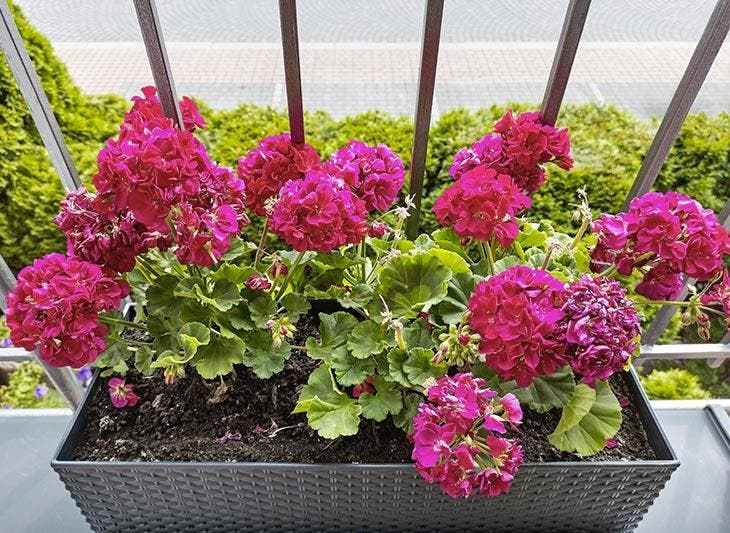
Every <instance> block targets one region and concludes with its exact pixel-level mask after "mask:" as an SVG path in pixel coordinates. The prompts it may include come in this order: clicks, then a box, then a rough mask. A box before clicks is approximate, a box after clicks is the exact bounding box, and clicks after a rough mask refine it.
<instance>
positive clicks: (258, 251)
mask: <svg viewBox="0 0 730 533" xmlns="http://www.w3.org/2000/svg"><path fill="white" fill-rule="evenodd" d="M268 234H269V217H266V222H264V229H263V230H262V231H261V239H260V240H259V246H258V248H256V257H255V258H254V260H253V267H254V268H255V269H256V270H258V269H259V261H261V254H262V253H263V251H264V244H266V236H267V235H268Z"/></svg>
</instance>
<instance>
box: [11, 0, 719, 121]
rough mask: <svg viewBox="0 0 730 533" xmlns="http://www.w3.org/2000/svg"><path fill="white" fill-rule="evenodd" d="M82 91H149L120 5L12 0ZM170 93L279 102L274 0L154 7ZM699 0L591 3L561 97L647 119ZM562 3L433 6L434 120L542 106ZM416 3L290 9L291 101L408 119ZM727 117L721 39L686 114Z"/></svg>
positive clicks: (680, 57) (314, 0) (661, 97)
mask: <svg viewBox="0 0 730 533" xmlns="http://www.w3.org/2000/svg"><path fill="white" fill-rule="evenodd" d="M16 1H17V3H19V4H20V5H21V6H22V7H23V9H24V10H25V12H26V15H27V16H28V17H29V18H30V20H31V22H33V23H34V24H35V25H36V26H37V27H38V28H39V29H40V30H41V31H43V32H44V33H45V34H46V35H47V36H48V37H49V38H50V40H51V41H52V43H53V45H54V48H55V49H56V52H57V53H58V55H59V56H60V57H61V59H62V60H63V61H64V62H65V63H66V64H67V65H68V67H69V70H70V72H71V74H72V76H73V77H74V79H75V80H76V81H77V83H79V85H80V86H81V87H82V89H83V90H84V91H86V92H89V93H107V92H114V93H119V94H121V95H123V96H127V97H128V96H131V95H132V94H134V93H135V92H136V91H138V89H139V87H141V86H142V85H146V84H150V83H152V75H151V73H150V70H149V66H148V63H147V58H146V55H145V52H144V47H143V45H142V42H141V35H140V32H139V28H138V27H137V23H136V18H135V14H134V8H133V7H132V2H131V0H130V1H124V2H120V1H114V0H99V1H92V0H16ZM158 5H159V11H160V17H161V19H162V24H163V30H164V32H165V38H166V41H167V46H168V52H169V56H170V61H171V64H172V68H173V73H174V76H175V81H176V83H177V87H178V93H179V94H188V95H191V96H196V97H200V98H202V99H204V100H205V101H206V102H208V103H209V104H210V105H212V106H214V107H218V108H231V107H234V106H236V105H237V104H239V103H242V102H252V103H258V104H271V105H274V106H276V107H283V106H284V105H285V102H286V97H285V93H284V70H283V63H282V58H281V46H280V44H279V42H278V40H279V38H280V35H279V26H278V9H277V3H276V2H275V0H246V1H235V0H187V1H183V0H159V1H158ZM713 5H714V1H713V0H671V1H670V0H653V1H643V2H636V1H632V0H594V2H593V5H592V6H591V11H590V12H589V15H588V21H587V23H586V28H585V32H584V38H583V42H582V43H581V45H580V48H579V50H578V55H577V58H576V62H575V65H574V68H573V74H572V76H571V80H570V84H569V86H568V90H567V95H566V101H568V102H584V101H598V102H601V103H607V104H617V105H619V106H621V107H624V108H626V109H629V110H631V111H633V112H634V113H636V114H637V115H639V116H642V117H648V116H651V115H661V114H663V112H664V110H665V109H666V106H667V104H668V103H669V100H670V99H671V96H672V94H673V91H674V89H675V87H676V85H677V83H678V82H679V79H680V78H681V76H682V73H683V71H684V69H685V67H686V65H687V62H688V61H689V58H690V56H691V54H692V51H693V50H694V47H695V44H696V42H697V39H698V38H699V35H700V34H701V32H702V29H703V28H704V25H705V23H706V21H707V18H708V17H709V14H710V12H711V11H712V7H713ZM566 6H567V0H555V1H550V2H546V1H540V0H529V1H518V0H510V1H498V0H490V1H480V2H476V1H473V0H472V1H469V0H446V7H445V12H444V20H443V28H442V46H441V52H440V55H439V66H438V73H437V84H436V95H435V104H434V113H435V114H438V113H442V112H444V111H446V110H448V109H451V108H454V107H468V108H478V107H482V106H485V105H488V104H491V103H502V102H507V101H511V100H512V101H533V102H539V101H540V99H541V98H542V93H543V90H544V86H545V82H546V80H547V76H548V72H549V69H550V64H551V61H552V56H553V53H554V51H555V46H556V41H557V38H558V35H559V33H560V27H561V24H562V18H563V15H564V13H565V8H566ZM423 7H424V2H423V1H422V0H405V1H397V2H396V1H388V0H360V1H348V2H342V1H340V2H337V1H334V0H305V1H300V2H299V11H298V14H299V30H300V38H301V42H302V45H301V65H302V81H303V92H304V104H305V108H307V109H314V108H321V109H325V110H327V111H329V112H330V113H332V114H333V115H335V116H338V117H339V116H343V115H346V114H351V113H357V112H361V111H366V110H368V109H381V110H385V111H390V112H393V113H403V114H411V113H412V112H413V109H414V107H415V98H416V84H417V80H418V64H419V53H420V51H419V46H420V44H419V40H420V38H421V29H422V17H423ZM728 110H730V46H729V45H728V44H727V43H726V45H725V46H724V47H723V49H722V50H721V52H720V55H719V56H718V58H717V60H716V61H715V64H714V66H713V68H712V70H711V72H710V74H709V76H708V79H707V82H706V84H705V86H704V87H703V88H702V90H701V92H700V95H699V96H698V98H697V101H696V102H695V105H694V107H693V111H706V112H708V113H712V114H714V113H718V112H721V111H728Z"/></svg>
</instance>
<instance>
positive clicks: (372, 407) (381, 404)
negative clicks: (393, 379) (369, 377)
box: [357, 376, 403, 422]
mask: <svg viewBox="0 0 730 533" xmlns="http://www.w3.org/2000/svg"><path fill="white" fill-rule="evenodd" d="M373 385H374V386H375V394H370V393H369V392H363V393H362V394H361V395H360V397H359V398H358V399H357V402H358V403H359V404H360V405H361V406H362V416H364V417H365V418H370V419H372V420H375V421H376V422H382V421H383V420H385V417H386V416H388V413H390V414H391V415H396V414H398V413H399V412H400V411H401V410H402V409H403V398H402V397H401V393H400V391H399V390H398V389H396V388H395V387H394V386H393V384H392V383H388V382H387V381H385V380H384V379H383V377H382V376H377V377H376V378H375V381H374V382H373Z"/></svg>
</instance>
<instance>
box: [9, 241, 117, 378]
mask: <svg viewBox="0 0 730 533" xmlns="http://www.w3.org/2000/svg"><path fill="white" fill-rule="evenodd" d="M128 294H129V286H128V285H127V283H126V282H124V281H122V280H119V279H116V278H115V277H114V273H112V272H110V271H109V270H108V269H105V268H103V267H100V266H98V265H94V264H91V263H88V262H86V261H82V260H81V259H77V258H74V257H66V256H63V255H61V254H50V255H47V256H45V257H43V258H41V259H36V260H35V261H34V262H33V264H32V265H31V266H28V267H25V268H24V269H23V270H21V271H20V273H19V274H18V283H17V286H16V287H15V289H13V291H12V292H11V293H10V294H9V295H8V309H7V324H8V327H9V328H10V331H11V333H10V338H11V340H12V341H13V344H14V345H15V346H20V347H22V348H25V349H26V350H34V349H35V348H36V346H38V348H39V350H38V352H39V355H40V357H41V358H42V359H43V360H44V361H45V362H47V363H48V364H50V365H53V366H72V367H75V368H78V367H82V366H84V365H86V364H88V363H91V362H93V361H94V360H95V359H96V357H97V356H98V355H99V353H100V352H101V351H102V350H104V347H105V345H104V340H103V339H104V336H105V335H106V334H107V328H106V326H104V325H103V324H100V323H99V316H98V314H99V312H101V311H109V310H112V309H116V308H117V307H119V303H120V301H121V299H122V298H124V297H125V296H127V295H128Z"/></svg>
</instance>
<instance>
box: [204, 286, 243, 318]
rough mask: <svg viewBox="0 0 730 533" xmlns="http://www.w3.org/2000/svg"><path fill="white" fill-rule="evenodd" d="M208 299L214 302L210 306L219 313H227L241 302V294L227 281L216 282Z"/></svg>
mask: <svg viewBox="0 0 730 533" xmlns="http://www.w3.org/2000/svg"><path fill="white" fill-rule="evenodd" d="M210 297H211V299H212V300H213V302H214V303H212V304H211V305H213V307H215V308H216V309H218V310H219V311H228V310H229V309H230V308H231V307H233V306H234V305H236V304H237V303H238V302H240V301H241V293H240V291H239V290H238V287H236V284H235V283H232V282H230V281H228V280H227V279H219V280H216V282H215V284H214V285H213V291H212V293H211V295H210Z"/></svg>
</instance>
